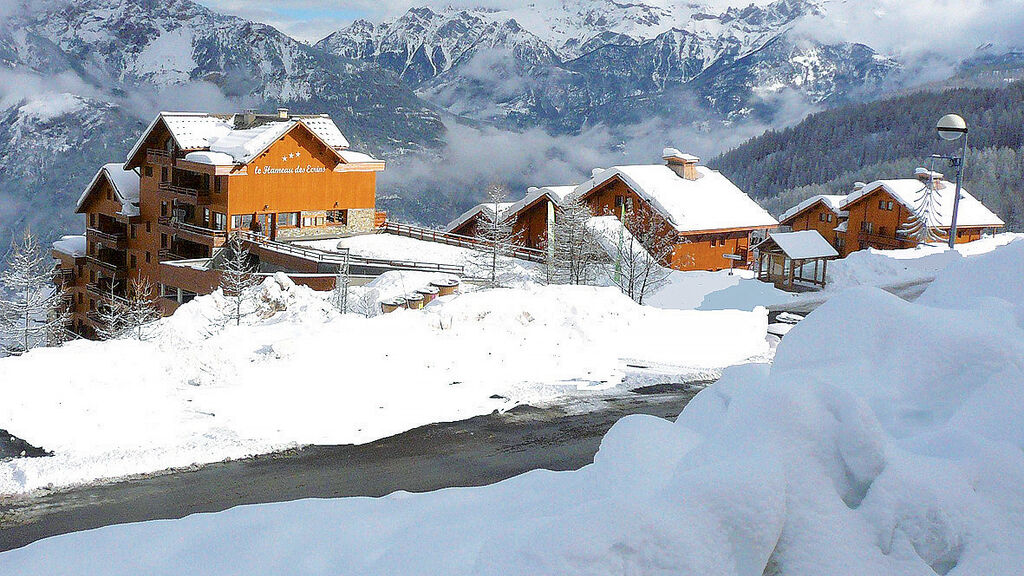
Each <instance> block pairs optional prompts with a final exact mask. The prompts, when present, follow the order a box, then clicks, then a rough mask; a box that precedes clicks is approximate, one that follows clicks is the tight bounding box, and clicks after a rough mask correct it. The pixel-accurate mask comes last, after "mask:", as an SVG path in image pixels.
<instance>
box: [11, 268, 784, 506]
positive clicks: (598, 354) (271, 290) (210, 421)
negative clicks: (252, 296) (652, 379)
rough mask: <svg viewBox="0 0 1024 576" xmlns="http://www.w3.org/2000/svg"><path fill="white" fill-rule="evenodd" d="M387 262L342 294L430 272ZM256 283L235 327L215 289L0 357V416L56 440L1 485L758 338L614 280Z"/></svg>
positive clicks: (209, 457) (755, 317)
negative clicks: (644, 299) (142, 320)
mask: <svg viewBox="0 0 1024 576" xmlns="http://www.w3.org/2000/svg"><path fill="white" fill-rule="evenodd" d="M395 274H397V273H393V274H391V275H387V276H386V277H381V278H380V279H378V280H377V281H376V282H375V283H374V284H373V285H371V286H370V287H369V288H367V289H362V288H360V289H353V292H354V293H359V292H360V291H362V290H376V291H378V292H380V293H382V294H384V295H387V294H390V293H392V292H394V291H395V290H396V289H401V290H402V291H403V292H404V291H409V290H413V289H415V288H417V287H419V286H422V285H426V283H427V282H428V281H429V280H430V279H431V277H430V276H429V275H426V276H425V275H423V274H414V275H406V276H403V277H402V278H404V280H403V279H401V278H399V277H397V276H396V275H395ZM434 276H436V275H434ZM260 297H261V299H262V300H263V301H264V303H265V304H266V307H267V309H268V310H270V311H271V312H272V313H268V314H267V315H265V316H266V317H253V318H249V319H247V322H248V323H249V325H243V326H241V327H234V326H228V327H226V328H223V329H219V328H215V327H213V326H211V322H210V319H211V318H216V317H217V302H218V299H219V295H218V294H217V293H215V294H213V295H210V296H206V297H202V298H197V299H196V300H194V301H193V302H191V303H189V304H187V305H185V306H183V307H182V308H180V309H179V310H178V312H176V313H175V314H174V316H172V317H170V318H168V319H166V320H164V321H162V326H161V327H160V334H159V337H158V338H157V339H155V340H154V341H151V342H142V343H140V342H134V341H111V342H86V341H80V342H74V343H70V344H68V345H66V346H64V347H61V348H52V349H39V350H34V351H32V352H31V353H29V354H26V355H24V356H22V357H19V358H7V359H4V360H0V382H2V383H3V384H2V385H3V388H4V394H5V401H4V402H2V403H0V423H2V424H3V427H4V428H6V429H8V430H10V431H11V433H12V434H17V435H18V436H19V437H22V438H25V439H26V440H28V441H30V442H32V443H33V444H35V445H41V446H43V447H45V448H46V449H47V450H51V451H53V452H54V453H55V456H53V457H52V458H38V459H27V460H14V461H8V462H0V494H3V493H12V492H22V491H26V490H32V489H33V488H38V487H43V486H46V485H47V484H50V483H52V484H55V485H67V484H73V483H78V482H83V481H89V480H93V479H96V478H110V477H117V476H123V475H127V474H134V473H143V472H152V471H157V470H162V469H165V468H170V467H179V466H188V465H191V464H193V463H197V462H198V463H205V462H215V461H219V460H222V459H224V458H235V457H242V456H247V455H251V454H258V453H263V452H269V451H273V450H276V449H283V448H288V447H293V446H296V445H302V444H345V443H363V442H369V441H372V440H376V439H378V438H382V437H386V436H390V435H393V434H397V433H400V432H403V431H405V430H408V429H410V428H415V427H417V426H421V425H425V424H429V423H433V422H450V421H455V420H461V419H464V418H469V417H472V416H476V415H480V414H487V413H490V412H492V411H494V410H506V409H509V408H512V407H513V406H515V405H516V404H519V403H533V404H543V403H547V402H555V401H558V400H560V399H564V398H567V397H570V396H596V395H599V394H611V393H618V394H622V393H625V390H624V389H623V387H621V386H620V384H622V381H623V374H624V370H625V364H626V362H628V361H635V360H639V361H641V362H645V363H657V364H663V365H670V366H678V367H680V368H679V369H680V371H681V372H687V373H688V372H689V371H694V370H696V371H711V372H712V373H717V372H718V371H719V370H720V369H722V368H724V367H726V366H729V365H732V364H736V363H741V362H744V361H747V359H748V358H750V357H753V356H758V355H766V354H767V353H768V352H769V346H768V343H767V342H766V340H765V333H766V330H767V312H766V311H765V310H764V309H763V308H762V309H759V310H757V311H755V312H740V311H722V312H693V311H661V310H657V309H654V308H649V307H642V306H638V305H636V304H635V303H634V302H633V301H632V300H630V299H629V298H627V297H625V296H623V295H622V294H621V293H619V292H618V290H616V289H614V288H587V287H569V286H550V287H545V288H538V287H534V288H530V289H523V290H520V289H509V290H491V291H482V292H475V293H467V294H462V295H458V296H454V297H446V298H442V299H439V300H438V301H436V302H435V303H432V304H431V305H430V306H428V307H427V309H425V310H422V311H411V310H401V311H398V312H395V313H392V314H388V315H385V316H379V317H376V318H363V317H360V316H356V315H345V316H339V315H338V314H337V313H336V312H335V311H334V310H333V309H332V308H331V306H330V305H329V304H328V302H327V300H326V299H325V297H324V295H322V294H318V293H315V292H313V291H311V290H309V289H307V288H305V287H301V286H295V285H294V284H293V283H291V281H289V280H288V279H287V277H284V276H280V277H275V278H270V279H268V280H267V281H266V282H265V283H264V285H263V286H262V287H261V295H260ZM353 299H355V296H353ZM723 342H727V343H728V346H722V345H721V343H723ZM617 387H618V388H617Z"/></svg>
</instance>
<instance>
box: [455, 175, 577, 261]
mask: <svg viewBox="0 0 1024 576" xmlns="http://www.w3.org/2000/svg"><path fill="white" fill-rule="evenodd" d="M574 189H575V186H545V187H543V188H536V187H531V188H530V189H529V190H527V192H526V196H524V197H523V198H522V199H521V200H519V201H517V202H503V203H500V204H498V212H499V215H498V217H499V218H501V219H503V220H508V221H509V222H510V224H511V225H512V231H513V233H514V235H515V238H516V241H517V243H519V244H520V245H522V246H523V247H525V248H529V249H533V250H540V249H541V248H543V247H544V245H545V242H546V240H547V236H548V228H549V226H550V224H551V223H552V222H554V219H555V208H556V207H557V206H558V205H559V204H560V203H561V202H562V199H563V198H565V196H566V195H568V194H570V193H572V191H573V190H574ZM493 212H494V204H477V205H476V206H474V207H472V208H470V209H469V210H467V211H465V212H463V213H462V214H460V215H459V217H458V218H456V219H455V220H452V221H451V222H450V223H449V224H448V225H447V226H446V227H445V232H447V233H449V234H453V235H456V236H465V237H468V238H472V237H475V236H477V233H478V231H479V222H480V219H481V217H484V216H485V215H486V216H487V217H488V218H489V217H490V214H492V213H493Z"/></svg>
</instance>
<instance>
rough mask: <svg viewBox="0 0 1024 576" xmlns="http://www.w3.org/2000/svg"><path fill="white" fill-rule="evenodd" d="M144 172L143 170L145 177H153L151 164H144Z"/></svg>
mask: <svg viewBox="0 0 1024 576" xmlns="http://www.w3.org/2000/svg"><path fill="white" fill-rule="evenodd" d="M144 172H145V174H146V177H147V178H152V177H153V167H152V166H146V169H145V170H144Z"/></svg>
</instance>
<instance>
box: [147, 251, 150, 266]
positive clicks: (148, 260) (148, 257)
mask: <svg viewBox="0 0 1024 576" xmlns="http://www.w3.org/2000/svg"><path fill="white" fill-rule="evenodd" d="M150 258H151V257H150V255H149V252H148V251H147V252H146V264H149V263H150V261H151V260H150Z"/></svg>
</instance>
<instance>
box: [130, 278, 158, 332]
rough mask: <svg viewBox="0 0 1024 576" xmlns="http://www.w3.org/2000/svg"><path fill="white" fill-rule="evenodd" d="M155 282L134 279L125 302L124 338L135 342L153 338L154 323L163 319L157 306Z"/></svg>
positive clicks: (145, 279) (147, 279)
mask: <svg viewBox="0 0 1024 576" xmlns="http://www.w3.org/2000/svg"><path fill="white" fill-rule="evenodd" d="M155 293H156V291H155V287H154V286H153V282H151V281H150V280H149V278H146V277H139V278H133V279H132V282H131V289H130V290H129V292H128V298H127V300H126V301H125V321H124V324H125V332H124V336H126V337H128V338H133V339H135V340H149V339H150V338H151V337H152V336H153V331H152V330H151V328H152V326H153V323H154V322H156V321H157V320H159V319H160V318H161V317H162V314H161V313H160V308H159V307H158V306H157V303H156V298H154V296H153V295H154V294H155Z"/></svg>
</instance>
